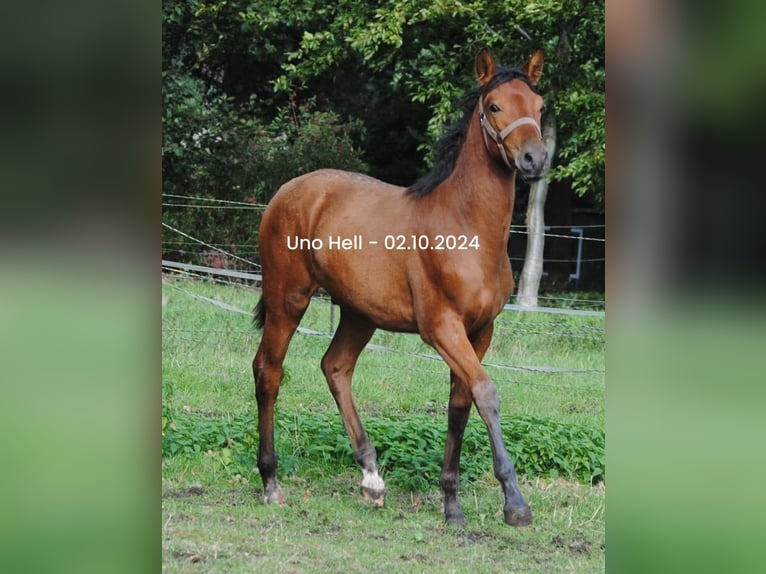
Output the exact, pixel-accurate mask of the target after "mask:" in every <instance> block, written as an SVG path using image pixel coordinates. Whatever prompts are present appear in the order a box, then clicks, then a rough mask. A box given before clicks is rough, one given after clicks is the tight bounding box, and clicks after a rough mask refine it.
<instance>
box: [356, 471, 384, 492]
mask: <svg viewBox="0 0 766 574" xmlns="http://www.w3.org/2000/svg"><path fill="white" fill-rule="evenodd" d="M362 474H363V478H362V487H363V488H369V489H370V490H386V483H385V482H383V479H382V478H381V477H380V474H378V471H375V472H368V471H366V470H362Z"/></svg>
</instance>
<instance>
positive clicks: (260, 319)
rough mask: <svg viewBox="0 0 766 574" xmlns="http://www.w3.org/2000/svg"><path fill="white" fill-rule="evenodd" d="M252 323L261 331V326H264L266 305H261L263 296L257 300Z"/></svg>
mask: <svg viewBox="0 0 766 574" xmlns="http://www.w3.org/2000/svg"><path fill="white" fill-rule="evenodd" d="M253 323H255V326H256V327H257V328H258V329H263V326H264V325H265V324H266V305H264V304H263V296H261V298H260V299H258V304H257V305H256V306H255V313H254V315H253Z"/></svg>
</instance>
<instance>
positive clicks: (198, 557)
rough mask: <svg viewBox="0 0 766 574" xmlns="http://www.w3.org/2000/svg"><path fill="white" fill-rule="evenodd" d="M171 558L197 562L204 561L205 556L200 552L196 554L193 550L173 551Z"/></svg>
mask: <svg viewBox="0 0 766 574" xmlns="http://www.w3.org/2000/svg"><path fill="white" fill-rule="evenodd" d="M172 556H173V558H178V559H181V560H187V561H189V562H191V563H192V564H199V563H201V562H205V557H204V556H203V555H202V554H197V553H195V552H178V551H174V552H173V553H172Z"/></svg>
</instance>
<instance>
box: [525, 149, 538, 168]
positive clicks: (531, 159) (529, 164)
mask: <svg viewBox="0 0 766 574" xmlns="http://www.w3.org/2000/svg"><path fill="white" fill-rule="evenodd" d="M522 163H523V164H524V167H525V168H526V169H529V168H531V167H532V166H533V165H534V164H535V158H534V157H532V154H531V153H529V152H526V153H525V154H524V157H523V158H522Z"/></svg>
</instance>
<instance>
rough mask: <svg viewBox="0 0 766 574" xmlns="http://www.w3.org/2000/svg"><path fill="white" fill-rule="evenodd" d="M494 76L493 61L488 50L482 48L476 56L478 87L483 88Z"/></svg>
mask: <svg viewBox="0 0 766 574" xmlns="http://www.w3.org/2000/svg"><path fill="white" fill-rule="evenodd" d="M494 75H495V59H494V58H493V57H492V54H490V53H489V50H487V49H486V48H482V49H481V52H479V53H478V55H477V56H476V79H477V80H479V85H480V86H484V85H485V84H486V83H487V82H489V81H490V80H491V79H492V76H494Z"/></svg>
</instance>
